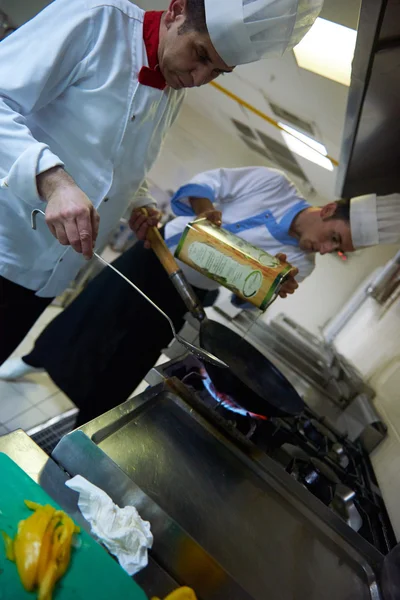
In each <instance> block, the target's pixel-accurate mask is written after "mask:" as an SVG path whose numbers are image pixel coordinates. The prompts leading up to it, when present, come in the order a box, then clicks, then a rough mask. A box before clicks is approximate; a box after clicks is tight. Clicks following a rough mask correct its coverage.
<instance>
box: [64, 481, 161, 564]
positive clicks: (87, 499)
mask: <svg viewBox="0 0 400 600" xmlns="http://www.w3.org/2000/svg"><path fill="white" fill-rule="evenodd" d="M65 485H66V486H67V487H69V488H71V489H72V490H75V491H76V492H78V493H79V500H78V506H79V508H80V511H81V513H82V515H83V516H84V517H85V519H86V520H87V521H88V522H89V523H90V528H91V532H92V533H93V535H94V537H96V538H97V539H98V540H99V541H101V543H102V544H104V546H105V547H106V548H107V549H108V550H109V552H111V554H113V555H114V556H116V557H117V558H118V561H119V564H120V565H121V567H122V568H123V569H125V571H126V572H127V573H128V574H129V575H135V573H137V572H138V571H140V570H141V569H143V568H144V567H146V566H147V562H148V556H147V551H148V549H149V548H151V547H152V545H153V536H152V534H151V531H150V523H149V522H148V521H143V519H142V518H141V517H140V515H139V513H138V511H137V510H136V508H135V507H134V506H125V507H124V508H119V507H118V506H117V505H116V504H114V502H113V501H112V500H111V498H110V497H109V496H108V495H107V494H106V493H105V492H103V490H101V489H100V488H98V487H96V486H95V485H93V484H92V483H90V482H89V481H87V479H85V478H84V477H82V476H81V475H76V476H75V477H73V478H72V479H70V480H69V481H67V482H66V483H65Z"/></svg>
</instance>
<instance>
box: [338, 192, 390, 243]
mask: <svg viewBox="0 0 400 600" xmlns="http://www.w3.org/2000/svg"><path fill="white" fill-rule="evenodd" d="M350 229H351V238H352V241H353V246H354V247H355V248H365V247H366V246H376V245H378V244H400V194H390V195H389V196H377V195H376V194H368V195H367V196H359V197H358V198H352V199H351V200H350Z"/></svg>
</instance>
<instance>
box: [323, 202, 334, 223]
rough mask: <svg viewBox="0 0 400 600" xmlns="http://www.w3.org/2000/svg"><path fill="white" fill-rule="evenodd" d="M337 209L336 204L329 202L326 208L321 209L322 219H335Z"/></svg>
mask: <svg viewBox="0 0 400 600" xmlns="http://www.w3.org/2000/svg"><path fill="white" fill-rule="evenodd" d="M336 209H337V204H336V202H329V204H325V206H322V207H321V213H320V214H321V219H332V218H334V217H335V212H336Z"/></svg>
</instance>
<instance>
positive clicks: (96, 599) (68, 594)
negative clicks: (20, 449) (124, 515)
mask: <svg viewBox="0 0 400 600" xmlns="http://www.w3.org/2000/svg"><path fill="white" fill-rule="evenodd" d="M25 499H26V500H33V501H34V502H38V503H40V504H51V505H52V506H54V507H56V508H60V507H59V506H58V505H57V504H56V503H55V502H54V501H53V500H52V499H51V498H50V496H48V495H47V494H46V492H45V491H44V490H43V489H42V488H41V487H40V486H39V485H37V483H35V482H34V481H33V480H32V479H31V478H30V477H29V476H28V475H27V474H26V473H25V472H24V471H23V470H22V469H20V468H19V467H18V465H16V464H15V462H14V461H12V460H11V459H10V458H9V457H8V456H7V455H6V454H3V453H1V452H0V530H3V531H5V532H6V533H8V535H9V536H11V537H12V538H14V536H15V534H16V531H17V526H18V522H19V521H20V520H21V519H26V518H27V517H28V516H29V515H31V514H32V511H30V510H29V509H28V508H27V507H26V506H25V504H24V500H25ZM78 537H79V538H80V539H81V546H80V547H79V548H76V549H73V550H72V558H71V563H70V566H69V569H68V571H67V573H66V574H65V575H64V577H63V578H62V579H61V580H60V581H59V582H58V584H57V586H56V589H55V592H54V595H53V600H72V599H73V600H88V599H90V600H92V599H93V600H114V598H115V599H118V600H119V599H121V600H146V595H145V593H144V592H143V590H142V589H141V588H140V587H139V586H138V585H137V583H135V582H134V581H133V579H131V577H129V575H127V574H126V573H125V571H124V570H123V569H122V568H121V567H120V566H119V564H118V563H117V562H116V561H115V560H113V559H112V558H111V556H109V554H108V553H107V551H106V550H105V549H104V548H103V547H102V546H100V544H98V543H97V542H95V541H94V540H93V539H92V538H91V537H90V536H89V535H88V534H87V533H86V532H85V531H81V533H80V534H79V536H78ZM35 598H36V593H35V592H26V591H25V590H24V588H23V587H22V583H21V581H20V579H19V576H18V572H17V568H16V566H15V563H13V562H10V561H9V560H7V559H6V557H5V550H4V543H3V540H2V538H1V537H0V600H34V599H35Z"/></svg>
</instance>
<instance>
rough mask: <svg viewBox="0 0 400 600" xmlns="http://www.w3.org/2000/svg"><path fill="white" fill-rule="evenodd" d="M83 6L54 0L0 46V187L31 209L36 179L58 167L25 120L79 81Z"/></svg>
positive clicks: (86, 27) (87, 16) (85, 29)
mask: <svg viewBox="0 0 400 600" xmlns="http://www.w3.org/2000/svg"><path fill="white" fill-rule="evenodd" d="M82 4H83V3H81V2H78V1H76V0H56V1H55V2H53V3H52V4H50V5H49V6H48V7H47V8H45V9H44V10H43V11H42V12H41V13H39V14H38V15H37V16H36V17H35V18H33V19H32V20H31V21H29V22H28V23H26V24H25V25H23V26H22V27H20V28H19V29H17V31H15V32H14V33H12V34H11V35H10V36H8V37H7V38H6V39H5V40H4V41H2V42H1V43H0V186H1V187H3V188H9V189H10V190H11V191H12V193H13V194H14V195H15V196H17V197H18V198H20V199H21V200H23V201H24V202H27V203H28V204H29V205H31V206H35V205H37V203H38V201H40V197H39V195H38V192H37V188H36V175H37V174H38V173H41V172H43V171H46V170H47V169H49V168H51V167H54V166H56V165H62V164H63V163H62V161H61V160H60V158H59V157H58V156H56V155H55V154H53V153H52V151H51V148H49V146H47V145H46V144H43V143H41V142H39V141H37V140H36V139H35V138H34V137H33V135H32V133H31V131H30V130H29V128H28V126H27V118H28V116H29V115H30V113H32V112H35V111H39V110H40V109H42V108H43V107H45V106H46V105H48V104H49V103H51V102H52V101H53V100H54V99H55V98H57V96H59V95H60V94H62V93H63V92H64V91H65V90H66V88H67V87H68V86H71V85H73V84H74V83H75V82H76V81H77V80H78V79H79V78H81V77H82V76H83V72H84V68H85V64H86V61H87V59H88V55H89V52H90V46H91V43H92V42H91V40H92V15H91V13H90V12H89V11H88V10H85V9H83V8H81V7H82Z"/></svg>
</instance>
